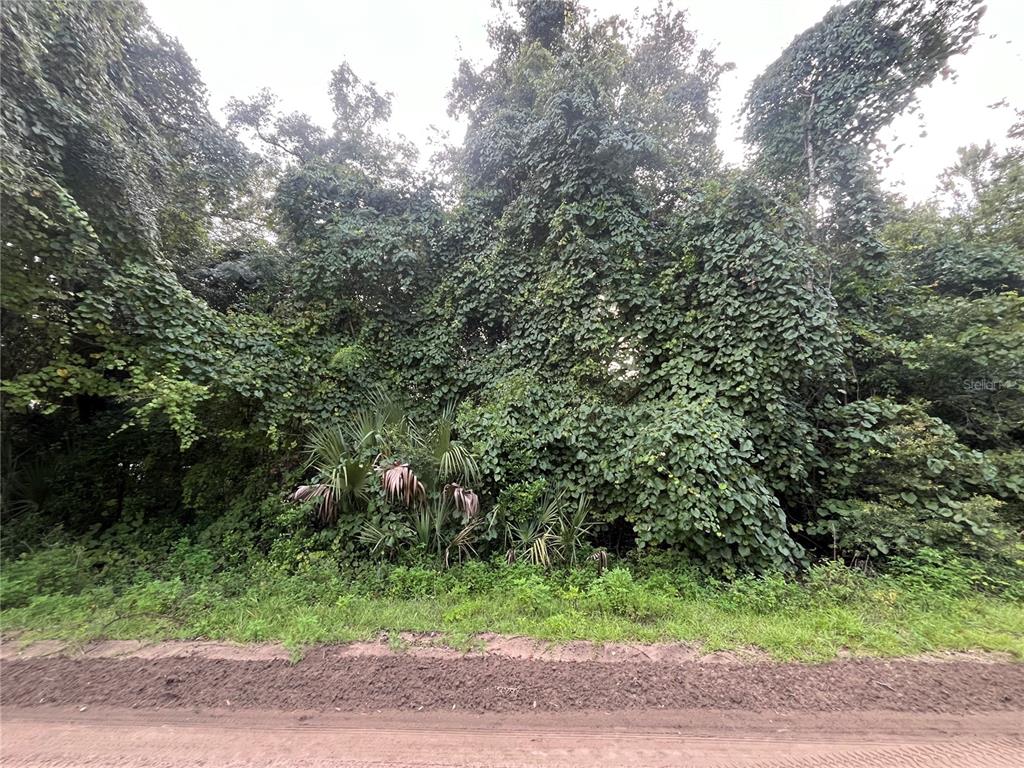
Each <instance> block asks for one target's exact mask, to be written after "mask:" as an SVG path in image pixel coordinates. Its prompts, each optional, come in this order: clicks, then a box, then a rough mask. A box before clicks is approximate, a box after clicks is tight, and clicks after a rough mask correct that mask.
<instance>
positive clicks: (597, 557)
mask: <svg viewBox="0 0 1024 768" xmlns="http://www.w3.org/2000/svg"><path fill="white" fill-rule="evenodd" d="M590 559H591V560H593V561H594V562H595V563H597V575H598V576H600V575H601V574H602V573H604V572H605V571H606V570H608V551H607V550H604V549H595V550H594V551H593V552H591V553H590Z"/></svg>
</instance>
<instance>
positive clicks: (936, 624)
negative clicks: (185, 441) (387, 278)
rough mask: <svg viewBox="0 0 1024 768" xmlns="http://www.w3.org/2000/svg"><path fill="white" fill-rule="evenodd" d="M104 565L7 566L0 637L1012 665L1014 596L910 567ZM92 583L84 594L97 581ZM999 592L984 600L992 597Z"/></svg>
mask: <svg viewBox="0 0 1024 768" xmlns="http://www.w3.org/2000/svg"><path fill="white" fill-rule="evenodd" d="M104 557H106V550H104V549H102V548H100V549H97V550H90V549H85V548H82V547H81V546H78V547H61V548H55V549H48V550H43V551H41V552H39V553H37V554H36V555H34V556H31V557H26V558H24V559H22V560H19V561H16V562H14V563H9V564H8V566H7V568H5V573H4V576H3V580H4V584H3V587H4V593H5V595H6V607H5V608H4V610H3V612H2V613H0V627H2V629H3V630H4V631H9V630H11V629H17V630H19V639H20V640H26V641H27V640H31V639H33V638H60V639H65V640H68V641H72V642H83V643H84V642H87V641H89V640H93V639H98V638H139V637H141V638H147V639H166V638H196V637H200V638H212V639H218V640H223V639H227V640H234V641H240V642H270V641H278V642H283V643H284V644H285V645H286V646H288V647H290V648H292V649H294V650H295V651H296V652H298V653H301V651H302V649H303V648H305V647H307V646H309V645H313V644H316V643H326V642H342V641H351V640H367V639H378V638H379V637H380V636H381V633H387V634H388V636H389V637H390V638H391V639H392V640H394V641H395V642H397V643H398V644H399V646H401V644H402V640H401V633H403V632H430V633H435V632H437V633H440V635H439V636H438V637H436V642H446V643H448V644H451V645H455V646H457V647H459V646H461V647H465V648H467V649H471V648H472V647H474V643H475V636H476V635H477V634H479V633H484V632H500V633H506V634H511V635H529V636H533V637H537V638H541V639H545V640H550V641H553V642H558V641H568V640H594V641H599V642H614V641H645V642H656V641H673V642H687V643H691V644H693V645H694V647H695V648H699V649H700V650H702V651H705V652H712V651H716V650H732V649H738V650H748V649H749V648H751V647H754V648H760V649H763V650H765V651H767V652H768V653H770V654H771V655H772V656H773V657H775V658H779V659H803V660H826V659H829V658H833V657H835V656H836V655H837V654H840V653H843V654H845V653H853V654H872V655H885V656H888V655H904V654H911V653H932V652H944V651H959V650H974V649H983V650H989V651H997V652H1003V653H1008V654H1012V655H1013V656H1016V657H1019V658H1024V636H1022V635H1021V632H1020V628H1021V624H1022V622H1024V605H1022V603H1021V597H1022V595H1021V594H1020V584H1019V583H1017V584H1016V585H1014V586H1012V587H1010V588H1009V589H1010V592H1009V594H1007V595H1006V596H1005V597H1004V598H1001V599H999V598H993V597H990V596H986V595H984V594H983V593H982V592H980V591H979V590H990V589H992V588H993V587H996V586H997V585H993V584H991V583H989V581H988V576H987V575H986V574H985V573H984V570H983V569H981V568H979V567H978V566H977V565H976V564H975V563H973V562H972V561H970V560H959V559H956V558H951V557H949V556H948V555H947V554H946V553H941V552H937V551H935V550H924V551H923V552H922V553H921V554H920V555H919V556H918V557H916V558H914V559H911V560H900V561H897V562H896V563H895V564H894V567H893V568H892V569H891V571H890V573H889V574H887V575H885V576H875V577H869V576H866V575H865V574H864V573H863V572H862V571H860V570H856V569H851V568H849V567H847V566H844V565H842V564H841V563H838V562H830V563H823V564H821V565H815V566H812V567H811V568H810V569H809V570H808V571H807V572H806V574H805V575H804V577H803V579H802V581H801V582H800V583H797V582H794V581H792V580H789V579H786V578H784V577H782V576H771V577H761V578H756V577H750V576H747V577H742V578H738V579H735V580H733V581H731V582H721V581H715V580H709V579H706V578H704V577H701V576H700V575H699V574H698V573H697V572H696V571H695V570H694V569H693V567H692V565H690V564H689V563H688V562H687V561H685V560H680V559H679V558H677V557H676V558H673V557H666V556H664V555H659V556H645V557H642V558H639V559H630V560H629V561H628V562H625V563H619V564H618V565H616V566H615V567H613V568H611V569H609V570H606V571H604V572H603V573H602V574H601V575H598V573H597V571H596V570H594V569H593V568H580V567H575V568H568V569H564V570H555V571H550V570H545V569H544V568H543V567H541V566H535V565H531V564H528V563H525V562H517V563H515V564H513V565H508V564H507V563H506V562H505V560H504V559H501V558H497V559H496V560H495V561H494V562H491V563H485V562H482V561H480V560H471V561H469V562H467V563H464V564H463V565H461V566H459V567H457V568H451V569H446V570H439V569H437V568H436V567H435V566H434V565H433V564H432V563H430V564H427V565H421V564H416V563H413V564H397V565H384V566H381V567H367V566H364V567H361V568H356V569H350V570H346V571H343V572H339V571H338V569H337V568H336V567H335V565H334V563H333V562H332V560H331V558H330V557H328V556H325V555H324V554H323V553H320V552H312V553H307V554H305V555H303V556H300V557H299V558H298V559H297V560H291V559H288V560H287V561H286V562H284V563H283V564H276V563H274V562H272V561H264V562H261V563H259V564H255V565H253V566H252V567H250V568H247V569H240V570H221V569H218V568H217V567H216V566H215V558H214V557H213V555H212V554H211V553H210V552H209V551H208V550H203V549H199V548H195V547H193V546H191V545H188V544H186V543H184V542H181V543H180V544H179V545H178V546H176V547H175V548H174V549H173V551H172V553H171V556H170V557H169V558H167V559H162V560H161V562H160V563H159V565H158V566H156V567H154V568H152V569H145V568H140V567H139V566H140V563H138V562H137V561H131V560H120V561H119V562H110V563H100V562H99V560H98V558H104ZM97 569H99V570H100V571H102V576H100V577H98V578H97V575H96V571H97ZM1006 587H1007V585H1005V584H1004V585H998V588H1006Z"/></svg>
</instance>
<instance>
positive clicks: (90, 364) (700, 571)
mask: <svg viewBox="0 0 1024 768" xmlns="http://www.w3.org/2000/svg"><path fill="white" fill-rule="evenodd" d="M981 10H982V9H981V6H980V3H979V1H978V0H941V2H931V3H924V2H920V1H919V0H852V2H849V3H847V4H845V5H843V6H840V7H837V8H836V9H833V10H832V11H830V12H829V13H828V14H827V15H826V16H825V18H823V19H822V21H821V22H820V23H819V24H817V25H816V26H815V27H813V28H811V29H810V30H808V31H807V32H805V33H804V34H802V35H800V36H799V37H797V38H796V40H795V41H794V42H793V44H792V45H791V46H790V47H789V48H788V49H787V50H786V51H785V52H784V53H783V55H782V56H781V57H780V59H779V60H778V61H777V62H776V63H774V64H773V65H771V66H770V67H769V68H768V69H767V70H766V71H765V73H764V74H763V75H762V76H761V77H759V78H758V79H757V80H756V81H755V83H754V85H753V87H752V89H751V92H750V95H749V99H748V104H747V114H746V117H747V125H748V129H747V139H748V141H749V143H750V146H751V158H750V162H749V163H748V164H747V165H746V166H745V167H743V168H727V167H725V166H723V164H722V163H721V161H720V158H719V155H718V153H717V150H716V149H715V131H716V127H717V122H718V117H717V115H716V110H715V93H716V89H717V82H718V78H719V76H720V75H721V73H722V72H723V71H725V69H726V68H727V65H725V64H722V63H719V62H717V61H716V57H715V53H714V52H713V51H710V50H705V49H701V48H700V47H699V45H698V42H697V37H696V35H695V33H694V32H693V31H692V30H691V29H689V27H688V26H687V21H686V17H685V15H684V14H683V13H680V12H677V11H675V10H673V9H672V8H671V7H668V6H659V7H658V8H657V9H656V10H654V11H653V12H651V13H649V14H648V15H646V16H643V17H640V18H637V19H636V20H634V21H633V22H628V21H625V20H622V19H614V18H613V19H596V18H594V17H593V16H592V15H591V14H589V13H588V12H587V11H586V10H585V9H584V8H583V7H582V6H580V5H578V4H577V3H576V2H575V0H522V1H521V2H519V3H517V4H516V5H515V8H514V9H513V10H511V11H509V12H508V13H504V14H503V15H501V17H500V19H499V20H498V21H497V22H496V23H495V25H494V26H493V28H492V29H491V30H490V38H491V41H492V45H493V49H494V56H493V59H492V60H491V61H490V62H489V63H487V64H486V65H485V66H483V67H482V68H476V67H474V66H473V65H472V64H470V63H468V62H464V63H463V64H462V65H461V66H460V68H459V71H458V73H457V76H456V77H455V80H454V83H453V86H452V90H451V93H450V96H449V105H450V109H451V111H452V112H453V114H457V115H461V116H462V117H463V118H464V119H465V120H466V122H467V125H468V130H467V134H466V137H465V140H464V141H463V143H462V144H461V145H460V146H456V147H450V148H448V150H447V151H446V152H443V153H441V154H440V155H438V156H437V157H436V158H435V159H434V162H433V163H432V165H431V170H430V171H429V172H426V173H423V172H420V171H418V170H416V169H417V168H418V166H417V164H416V162H415V156H414V154H415V153H414V151H413V149H412V148H411V147H410V146H408V145H407V144H405V143H403V142H402V141H400V140H396V139H394V138H392V137H391V136H390V134H389V133H388V131H387V128H386V122H387V119H388V116H389V113H390V97H389V96H388V95H386V94H382V93H380V92H379V91H378V90H377V89H376V88H375V87H374V86H373V85H372V84H370V83H365V82H363V81H361V80H360V79H359V78H358V77H357V76H356V75H355V74H354V73H353V72H352V71H351V69H350V68H349V67H348V66H347V65H344V64H343V65H341V66H339V68H338V69H337V70H336V71H335V72H334V74H333V78H332V82H331V87H330V96H331V98H332V100H333V103H334V107H335V122H334V124H333V126H332V127H331V129H330V130H325V129H324V128H322V127H320V126H317V125H315V124H314V123H312V122H311V121H310V120H309V119H308V118H306V117H304V116H302V115H284V114H280V113H279V112H278V111H277V109H276V105H275V104H276V102H275V99H274V97H273V95H272V94H269V93H261V94H259V95H257V96H256V97H254V98H252V99H249V100H248V101H236V102H234V103H232V105H231V107H230V110H229V112H230V120H229V122H228V125H227V126H222V125H220V124H219V123H218V122H217V121H216V120H214V119H213V117H212V116H211V115H210V112H209V109H208V106H207V103H206V96H205V92H204V89H203V86H202V83H201V81H200V78H199V76H198V73H197V72H196V70H195V68H194V66H193V65H192V63H191V61H190V60H189V58H188V56H187V55H186V54H185V52H184V51H183V50H182V49H181V47H180V46H179V45H178V44H177V43H176V42H175V41H173V40H171V39H169V38H167V37H166V36H165V35H163V34H162V33H161V32H160V31H159V30H157V29H156V28H155V27H154V26H153V24H152V22H151V21H150V20H149V19H148V17H147V16H146V13H145V11H144V9H143V7H142V6H141V4H139V3H138V2H136V1H135V0H106V1H105V2H97V3H70V4H65V3H56V2H37V1H36V2H33V1H29V0H11V1H10V2H7V3H5V4H4V6H3V10H2V14H3V46H4V66H3V70H2V78H0V79H2V89H3V93H2V102H3V104H2V128H3V136H4V163H3V168H2V177H0V181H2V193H3V201H2V202H3V205H2V210H0V214H2V222H0V223H2V228H3V291H2V320H3V328H2V346H3V358H2V363H0V364H2V379H3V384H2V387H3V446H2V447H3V499H2V503H3V540H2V557H3V585H4V587H3V595H2V597H3V602H4V605H3V614H2V615H3V622H4V626H5V628H17V627H29V628H34V629H35V630H37V631H41V630H44V629H46V631H48V632H51V633H57V634H64V633H71V634H77V635H79V636H92V635H99V634H114V635H117V634H132V633H138V632H148V631H150V630H146V629H144V628H143V627H144V626H146V625H145V624H144V622H145V621H148V619H145V618H142V617H143V616H150V615H156V616H159V617H163V618H161V619H160V620H159V621H158V622H157V623H156V624H155V626H154V628H153V629H152V631H153V632H156V633H158V634H161V635H181V636H191V635H205V636H215V637H235V638H239V639H260V638H278V639H285V640H288V641H289V642H296V643H299V642H304V641H315V640H324V639H342V638H344V637H348V636H351V635H353V634H367V633H369V632H371V631H373V630H376V629H437V628H444V629H446V630H447V631H449V632H452V633H456V634H459V633H471V632H474V631H478V630H489V631H501V630H505V631H514V632H528V633H530V634H537V635H540V636H543V637H551V638H569V637H580V636H588V637H594V638H597V639H602V638H607V639H612V638H648V639H653V638H678V639H700V640H702V641H704V642H705V643H707V644H709V647H718V646H720V645H743V644H748V643H754V644H758V645H762V646H764V647H768V648H770V649H772V650H773V651H775V652H777V653H779V654H780V655H811V656H821V655H828V654H829V653H834V652H835V650H836V649H837V648H839V647H840V646H848V647H851V648H854V649H857V650H866V651H874V652H880V653H896V652H908V651H914V650H922V649H927V648H959V647H969V646H977V647H984V648H999V649H1005V650H1010V651H1012V652H1014V653H1018V654H1019V653H1020V642H1021V633H1022V631H1024V622H1022V621H1021V612H1020V607H1019V601H1020V599H1021V592H1020V584H1021V581H1022V575H1024V565H1022V557H1024V550H1022V543H1021V541H1022V539H1021V532H1022V528H1024V299H1022V297H1021V290H1022V287H1024V240H1022V237H1021V226H1020V222H1021V221H1022V220H1024V174H1022V171H1021V169H1022V167H1024V150H1022V146H1021V140H1022V138H1024V127H1022V126H1024V124H1022V123H1021V122H1018V123H1017V125H1016V127H1015V128H1014V129H1013V131H1012V133H1011V136H1010V137H1009V139H1008V144H1007V148H1006V149H1004V150H997V149H995V148H994V147H993V146H991V145H987V146H985V147H970V148H965V149H964V150H963V151H962V153H961V158H960V161H959V162H958V163H957V164H956V165H955V166H954V167H952V168H950V169H947V170H946V171H945V172H944V173H943V175H942V177H941V190H940V192H941V194H940V195H939V196H937V197H936V199H935V201H933V202H931V203H928V204H921V205H909V204H907V203H906V202H905V201H903V200H901V199H900V198H898V197H896V196H894V195H892V194H887V193H885V192H883V190H882V188H881V187H880V185H879V183H878V181H877V178H876V174H875V168H876V167H877V165H878V163H879V162H880V161H883V160H884V159H885V152H886V148H885V147H883V146H882V145H881V143H880V141H879V134H880V132H881V131H882V130H883V129H885V128H886V126H888V125H889V124H890V122H891V121H892V120H893V119H894V118H895V117H896V116H897V115H898V114H900V113H902V112H904V111H905V110H907V109H908V108H909V107H910V106H912V104H913V99H914V94H915V93H916V92H917V91H918V90H919V89H920V88H921V87H923V86H925V85H927V84H928V83H930V82H931V81H932V80H933V79H934V78H935V77H937V76H939V75H940V74H942V75H943V76H945V75H946V74H947V73H948V71H949V66H950V57H951V56H953V55H955V54H958V53H962V52H964V51H966V50H968V49H969V47H970V41H971V39H972V38H973V36H974V35H975V34H976V32H977V25H978V20H979V17H980V14H981ZM850 51H858V55H856V56H854V55H851V54H850ZM940 170H941V169H938V168H937V169H936V171H937V172H938V171H940ZM661 558H667V559H666V560H664V567H661V566H655V565H652V563H660V562H663V561H662V559H661ZM499 563H503V564H504V565H503V566H500V567H499V565H497V564H499ZM680 563H685V564H686V565H685V567H683V566H680V565H679V564H680ZM629 564H633V565H632V570H629V569H628V568H627V567H626V566H627V565H629ZM848 566H849V567H848ZM403 580H404V581H403ZM403 584H404V585H406V586H396V585H403ZM416 584H422V585H423V586H422V590H423V591H422V593H418V592H416V591H415V590H418V589H421V587H417V586H415V585H416ZM798 585H799V586H798ZM410 590H411V591H410ZM428 595H429V596H430V599H427V596H428ZM1015 601H1018V602H1015ZM795 608H798V609H799V610H793V609H795ZM47 628H48V629H47Z"/></svg>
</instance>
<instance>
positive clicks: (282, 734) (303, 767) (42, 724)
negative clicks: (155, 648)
mask: <svg viewBox="0 0 1024 768" xmlns="http://www.w3.org/2000/svg"><path fill="white" fill-rule="evenodd" d="M4 714H5V722H4V741H3V744H2V747H0V756H2V762H3V765H4V766H9V767H10V768H21V766H36V767H37V768H70V766H80V767H81V768H91V767H92V766H113V767H115V768H171V767H172V766H174V767H179V768H193V767H195V768H198V767H199V766H204V767H208V766H214V765H216V766H219V767H220V768H278V767H279V766H290V767H293V768H328V767H331V766H333V767H334V768H511V766H517V767H520V768H521V767H522V766H534V768H554V767H555V766H558V767H559V768H573V767H575V766H587V768H591V767H592V766H594V765H615V766H623V767H624V768H641V766H642V767H643V768H661V767H663V766H664V767H667V766H673V767H674V768H679V767H682V768H685V767H686V766H690V768H882V767H885V768H939V767H940V766H941V768H981V767H983V768H1009V767H1010V766H1013V768H1017V766H1020V765H1022V764H1024V734H1022V733H1021V726H1020V723H1019V718H1015V717H1013V716H1012V715H1011V714H1009V713H986V714H983V715H973V716H969V717H962V718H953V717H949V716H930V715H927V716H926V715H904V716H900V717H897V718H895V719H896V722H895V723H894V722H893V720H894V718H893V716H892V715H890V714H888V713H878V712H875V713H857V715H856V716H855V717H850V718H836V717H834V716H829V715H817V714H812V713H802V714H800V715H799V716H798V717H797V716H793V717H788V718H787V717H782V718H778V717H776V716H770V717H769V716H767V715H749V716H748V715H747V714H745V713H742V712H728V713H727V712H715V713H708V712H702V711H680V712H674V713H666V712H653V713H652V712H626V713H614V714H609V715H588V714H582V713H577V714H569V713H562V714H552V715H550V716H543V717H541V716H537V715H533V714H526V713H523V714H515V715H478V716H474V717H472V718H471V721H470V722H469V723H465V722H464V721H463V719H462V718H461V717H460V716H458V715H457V714H456V715H453V714H451V713H426V712H425V713H420V714H411V713H381V714H367V715H352V714H331V715H326V714H322V715H303V716H297V715H295V714H288V713H282V712H263V711H259V712H257V711H238V712H228V711H217V712H181V711H178V712H177V713H174V712H171V713H170V716H168V713H167V712H165V711H156V710H117V709H89V710H87V711H86V712H85V713H81V712H78V711H77V710H75V709H71V710H68V709H52V708H48V707H36V708H31V709H20V708H16V709H14V710H13V711H12V710H7V711H6V712H5V713H4ZM304 718H308V719H304ZM844 722H848V723H849V724H850V727H849V728H846V727H844V725H843V723H844ZM612 723H614V725H611V724H612ZM779 726H786V727H779ZM1000 733H1004V734H1006V735H999V734H1000Z"/></svg>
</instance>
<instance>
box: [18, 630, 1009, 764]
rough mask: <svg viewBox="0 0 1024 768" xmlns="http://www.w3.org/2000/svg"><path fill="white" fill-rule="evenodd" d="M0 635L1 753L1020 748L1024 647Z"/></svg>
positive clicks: (334, 759) (324, 754)
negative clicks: (814, 656) (270, 641)
mask: <svg viewBox="0 0 1024 768" xmlns="http://www.w3.org/2000/svg"><path fill="white" fill-rule="evenodd" d="M556 653H557V656H554V657H553V656H552V652H551V650H550V649H548V648H545V647H540V646H533V645H530V644H529V643H527V644H525V645H524V644H520V645H516V644H515V643H512V644H511V645H510V643H509V641H508V640H507V639H499V640H497V641H494V642H492V643H491V644H490V645H488V647H487V648H485V649H484V650H483V651H482V652H480V653H473V654H465V653H461V652H456V651H454V650H452V649H444V648H436V647H432V646H430V647H415V646H414V647H413V648H411V649H410V650H408V651H402V652H397V653H396V652H395V651H393V650H391V649H390V648H388V646H387V644H383V643H377V644H368V645H367V644H363V645H358V644H356V645H348V646H322V647H319V648H314V649H311V650H310V651H309V653H307V655H306V657H305V658H304V659H302V660H301V661H299V662H298V663H292V662H291V661H290V660H289V659H288V655H287V652H286V651H284V649H281V648H278V647H275V646H234V645H230V644H217V643H204V642H189V643H156V644H148V645H145V644H132V643H118V642H105V643H99V644H94V645H91V646H88V647H85V648H71V647H65V646H61V645H59V644H58V645H54V644H41V643H40V644H31V645H28V646H25V645H23V644H19V643H8V642H0V662H2V663H0V765H2V767H3V768H6V767H7V766H11V767H20V766H42V767H46V766H50V767H55V768H56V767H59V768H69V767H70V766H83V768H90V767H92V766H114V767H115V768H116V767H118V766H120V767H122V768H169V767H170V766H190V767H191V766H210V767H211V768H214V767H216V768H235V767H238V768H242V767H245V768H262V767H266V766H298V767H299V768H303V767H306V768H323V767H325V766H342V767H344V768H359V767H362V766H375V767H376V768H401V767H403V766H404V767H405V768H412V767H413V766H431V767H433V768H440V767H441V766H459V767H460V768H470V767H471V766H474V767H478V768H480V767H483V766H538V768H554V766H559V768H561V767H563V766H564V767H566V768H572V767H573V766H588V768H589V767H590V766H601V767H602V768H604V767H605V766H625V767H626V768H641V767H643V768H657V767H658V766H695V767H697V768H709V767H710V766H722V767H724V766H731V767H732V768H754V767H755V766H757V767H758V768H770V767H773V768H782V767H788V768H797V767H800V768H842V767H843V766H848V767H849V768H854V767H856V766H861V767H863V768H869V767H871V766H892V767H893V768H902V767H906V768H910V767H912V766H913V767H916V768H922V767H923V766H935V767H936V768H939V767H941V768H966V766H978V767H979V768H1003V767H1004V766H1006V767H1010V766H1012V767H1013V768H1024V664H1021V663H1012V662H1010V661H1008V660H1007V659H1005V658H1002V657H985V658H979V657H975V656H972V655H952V656H948V657H942V658H931V659H916V660H906V659H904V660H889V661H886V660H880V659H846V660H837V661H834V662H830V663H827V664H819V665H806V664H794V663H785V664H783V663H777V662H772V661H770V660H767V659H765V658H762V657H757V656H754V657H751V658H746V659H743V658H738V657H736V656H735V655H734V654H733V655H724V656H706V655H699V654H695V653H694V652H693V651H692V649H687V648H684V647H678V646H644V647H640V646H630V647H614V646H604V647H600V648H599V647H596V646H577V647H573V648H561V649H560V650H557V651H556Z"/></svg>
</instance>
